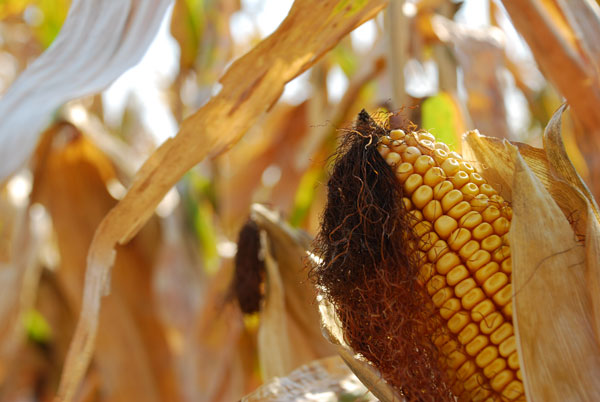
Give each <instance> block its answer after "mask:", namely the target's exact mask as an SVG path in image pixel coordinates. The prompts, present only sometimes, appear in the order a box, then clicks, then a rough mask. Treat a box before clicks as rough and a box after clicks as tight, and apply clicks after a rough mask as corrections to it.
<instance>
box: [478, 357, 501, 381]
mask: <svg viewBox="0 0 600 402" xmlns="http://www.w3.org/2000/svg"><path fill="white" fill-rule="evenodd" d="M505 368H506V360H505V359H503V358H501V357H498V358H496V359H494V360H493V361H492V362H491V363H490V364H488V365H487V366H485V368H484V369H483V375H484V376H486V377H487V378H493V377H495V376H496V374H498V373H500V372H501V371H502V370H504V369H505Z"/></svg>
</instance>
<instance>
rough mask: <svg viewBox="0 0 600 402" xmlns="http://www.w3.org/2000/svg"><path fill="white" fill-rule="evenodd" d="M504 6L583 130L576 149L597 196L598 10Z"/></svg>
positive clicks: (519, 0)
mask: <svg viewBox="0 0 600 402" xmlns="http://www.w3.org/2000/svg"><path fill="white" fill-rule="evenodd" d="M503 4H504V7H505V8H506V11H508V13H509V15H510V18H511V20H512V22H513V24H514V26H515V28H516V29H517V30H518V31H519V33H520V34H521V35H522V36H523V38H524V39H525V41H526V42H527V44H528V45H529V47H530V48H531V51H532V53H533V55H534V57H535V60H536V62H537V63H538V65H539V66H540V69H541V70H542V72H543V73H544V75H545V76H546V77H548V79H549V81H550V82H552V84H553V85H554V86H555V87H556V88H557V89H558V91H559V92H560V93H561V94H562V95H563V96H564V97H565V98H566V99H567V101H568V103H569V105H570V106H571V107H572V111H573V115H574V116H575V117H576V119H577V121H579V122H580V123H581V124H582V125H583V130H579V132H578V133H576V134H577V143H578V145H579V148H580V149H581V151H582V153H583V154H584V156H585V158H586V162H587V164H588V168H589V172H590V182H591V187H592V189H593V191H594V193H595V195H596V196H598V195H599V194H600V193H599V191H600V190H599V189H600V177H599V176H598V172H600V169H599V166H600V160H599V159H598V158H597V155H598V152H600V133H599V132H598V127H600V118H599V116H600V115H599V114H598V113H597V110H598V108H600V91H599V90H598V88H599V87H600V84H599V83H600V76H599V74H598V69H597V63H598V61H597V50H596V49H597V46H598V44H597V43H596V42H597V40H596V36H595V35H593V33H594V32H597V31H599V30H600V19H598V6H597V5H596V4H593V2H592V1H588V0H572V1H555V2H553V1H542V0H534V1H525V0H514V1H503ZM576 23H579V24H581V25H579V26H577V25H575V24H576ZM579 29H581V30H582V32H579ZM588 52H589V53H588Z"/></svg>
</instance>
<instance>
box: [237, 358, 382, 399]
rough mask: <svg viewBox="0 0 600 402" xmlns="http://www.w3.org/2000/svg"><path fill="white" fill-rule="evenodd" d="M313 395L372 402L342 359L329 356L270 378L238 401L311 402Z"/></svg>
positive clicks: (323, 397)
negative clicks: (281, 376)
mask: <svg viewBox="0 0 600 402" xmlns="http://www.w3.org/2000/svg"><path fill="white" fill-rule="evenodd" d="M316 395H319V396H320V397H321V398H319V400H322V399H326V400H357V401H358V400H360V401H361V402H367V401H374V400H375V398H373V396H372V395H369V393H368V391H367V389H365V388H364V387H362V386H361V384H360V382H359V381H358V380H357V378H356V377H355V376H354V375H352V372H351V371H350V370H349V369H348V367H347V366H346V365H345V364H344V362H343V360H342V359H340V357H339V356H332V357H327V358H324V359H321V360H316V361H313V362H311V363H309V364H306V365H304V366H302V367H300V368H298V369H297V370H294V371H293V372H292V373H290V374H289V375H288V376H287V377H285V378H278V377H277V378H273V379H272V380H271V381H269V382H267V383H266V384H264V385H263V386H261V387H260V388H258V389H257V390H256V391H254V392H252V393H251V394H249V395H246V396H245V397H244V398H242V401H243V402H254V401H261V402H262V401H278V402H288V401H306V400H315V396H316ZM327 396H328V397H329V398H326V397H327ZM334 397H337V398H334Z"/></svg>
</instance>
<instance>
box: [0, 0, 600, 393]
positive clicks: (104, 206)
mask: <svg viewBox="0 0 600 402" xmlns="http://www.w3.org/2000/svg"><path fill="white" fill-rule="evenodd" d="M550 3H553V2H550ZM69 5H70V2H69V1H68V0H0V93H1V92H4V91H5V90H6V88H7V87H8V86H9V85H10V84H11V83H12V82H13V81H14V79H15V78H16V77H17V76H18V75H19V73H20V72H21V71H23V70H24V69H25V68H26V66H27V65H28V64H29V63H30V62H31V61H32V60H34V59H35V58H36V57H37V56H38V55H39V54H40V53H41V52H43V51H44V49H46V48H47V47H48V46H50V45H51V43H52V41H53V39H54V38H55V37H56V35H57V34H58V32H59V30H60V27H61V24H62V22H63V21H64V19H65V17H66V15H67V12H68V8H69ZM290 6H291V1H278V0H242V1H240V0H221V1H217V0H175V1H174V4H173V7H172V8H171V10H170V12H169V14H168V15H167V16H166V17H165V20H164V22H163V28H162V29H161V31H160V32H159V35H158V37H157V38H156V40H155V41H154V43H153V44H152V46H151V48H150V49H149V51H148V54H147V57H145V58H144V59H143V60H142V62H141V64H140V65H139V66H136V67H135V68H134V69H133V70H131V71H130V72H128V73H126V74H124V75H123V77H121V78H120V79H119V80H118V81H117V82H115V84H113V85H112V86H111V87H110V88H108V89H107V90H106V91H105V92H104V93H101V94H96V95H94V96H90V97H87V98H84V99H78V100H75V101H72V102H69V103H67V104H65V105H63V106H62V107H61V108H60V109H59V110H57V111H56V113H55V118H54V122H53V124H52V125H51V126H50V127H49V128H48V129H47V131H46V132H45V134H44V136H43V138H42V140H41V141H40V144H39V145H38V149H37V152H36V155H35V158H34V160H33V162H32V164H31V166H30V168H29V169H24V170H23V171H21V172H20V173H18V174H17V175H15V176H14V177H13V178H12V179H11V180H9V181H8V182H7V183H5V184H4V186H3V187H2V188H1V189H0V264H2V266H1V267H0V285H1V286H2V289H3V291H2V294H0V401H17V400H18V401H39V400H42V401H46V400H48V401H49V400H52V397H53V395H54V394H55V392H56V387H57V384H58V379H59V376H60V373H61V368H62V364H63V362H64V357H65V354H66V350H67V348H68V344H69V341H70V339H71V336H72V333H73V330H74V325H75V322H76V319H77V316H78V311H79V308H80V304H81V297H82V288H83V280H84V267H85V258H86V252H87V248H88V246H89V243H90V242H91V238H92V236H93V234H94V231H95V229H96V226H97V225H98V223H99V221H100V220H101V219H102V217H103V216H104V215H105V214H106V212H108V210H109V209H110V208H111V207H112V206H113V205H115V203H116V202H117V200H118V199H119V198H120V197H122V196H123V194H124V191H125V188H126V187H127V186H128V184H129V183H130V182H131V178H132V177H133V174H134V172H135V170H136V169H137V168H138V167H139V166H140V164H141V161H143V160H144V159H145V158H146V157H147V156H148V155H149V154H150V153H151V152H152V150H154V149H155V148H156V146H157V145H159V144H160V143H161V142H162V141H164V140H165V139H166V138H168V137H169V136H171V135H173V134H174V133H175V132H176V130H177V127H178V125H179V124H180V123H181V122H182V120H183V119H184V118H185V117H187V116H189V115H190V114H191V113H193V112H194V111H196V110H197V109H198V108H199V107H200V106H202V105H203V104H204V103H205V102H206V101H207V100H208V99H209V98H210V96H211V94H214V93H216V92H217V91H218V90H219V87H218V84H216V83H217V80H218V78H219V77H220V76H221V75H222V74H223V72H224V71H225V70H226V68H227V66H228V65H229V64H230V63H231V62H232V60H234V59H236V58H238V57H240V56H241V55H243V54H244V53H245V52H247V51H248V50H249V49H251V48H252V47H253V46H254V45H256V44H257V43H259V42H260V40H261V39H262V38H264V37H265V36H267V35H268V34H269V33H270V32H272V31H273V30H274V29H275V28H276V27H277V25H278V24H279V22H280V21H281V20H282V19H283V17H284V16H285V15H286V13H287V10H288V9H289V7H290ZM549 7H550V6H549ZM556 18H557V19H560V15H559V16H556ZM558 23H559V22H557V24H558ZM534 50H535V49H534ZM533 53H535V52H533ZM533 53H532V51H531V49H530V48H529V47H528V46H527V44H526V43H525V41H524V40H523V38H522V37H521V36H520V35H519V33H518V30H516V29H515V27H514V26H513V24H512V23H511V20H510V18H509V16H508V14H507V11H506V10H505V9H504V7H503V5H502V3H500V2H498V1H484V0H465V1H457V0H452V1H450V0H403V1H400V0H398V1H394V2H392V3H391V5H390V6H389V7H388V8H387V10H386V11H385V12H384V13H381V14H380V15H379V16H378V17H377V18H375V19H374V20H371V21H368V22H367V23H365V24H364V25H363V26H361V27H359V28H357V29H356V30H355V31H353V32H352V33H351V35H349V36H348V37H345V38H343V39H341V41H340V42H339V44H338V45H337V46H336V47H335V48H334V49H332V50H331V51H330V52H329V53H328V54H327V55H326V57H324V58H323V59H322V60H321V61H320V62H319V63H318V64H316V65H315V66H314V67H312V68H311V69H309V70H308V71H307V72H305V73H304V74H302V75H301V76H300V77H298V78H297V79H295V80H294V81H292V82H290V83H289V84H288V85H287V87H286V90H285V92H284V93H283V96H282V97H281V99H280V100H279V101H278V102H277V103H276V104H275V105H273V106H272V108H271V110H270V112H269V113H267V114H266V115H264V116H262V117H261V118H260V121H259V124H256V125H255V126H254V127H253V128H252V129H251V130H249V132H247V133H246V135H245V137H244V138H243V139H242V140H241V141H240V142H239V143H238V144H237V145H235V146H234V147H233V148H231V149H230V150H229V151H228V152H226V153H223V154H222V155H220V156H218V157H216V158H213V159H210V160H206V161H204V162H202V163H201V164H200V165H198V166H196V167H195V168H194V169H192V170H191V171H190V172H189V173H188V174H186V175H185V176H184V178H183V179H182V180H181V182H180V183H179V184H178V185H177V187H176V189H175V190H172V191H171V192H170V193H169V194H168V195H167V197H166V198H165V199H164V200H163V202H162V203H161V205H160V206H159V208H158V210H157V215H156V216H155V218H154V219H153V220H152V221H151V222H150V223H149V224H147V225H146V227H145V228H144V230H143V231H142V232H141V233H140V234H139V235H138V236H136V238H135V239H134V240H133V241H132V242H131V243H130V244H128V245H127V246H124V247H122V248H121V249H120V250H119V257H118V259H117V263H116V265H117V266H116V267H115V271H114V272H115V274H114V277H113V280H112V283H113V289H112V293H111V297H109V298H106V299H105V300H106V301H105V303H104V304H103V309H102V313H101V329H100V335H99V339H98V342H97V353H96V355H95V358H94V363H93V365H92V367H91V368H90V370H89V372H88V375H87V376H86V379H85V383H84V386H83V388H82V389H81V392H80V393H79V394H78V397H77V398H78V400H89V401H113V400H123V401H132V400H144V401H153V400H165V401H167V400H169V401H176V400H186V401H187V400H189V401H192V400H193V401H199V400H206V401H213V400H214V401H230V400H237V399H239V398H240V397H241V396H242V395H244V394H247V393H248V392H250V391H252V390H254V389H255V388H257V387H258V386H259V385H260V384H261V383H262V382H263V381H264V380H265V378H264V374H261V373H264V370H265V368H264V367H262V368H261V367H260V364H259V357H258V349H257V331H258V329H257V328H258V325H259V324H258V322H259V321H260V318H258V317H257V316H254V317H245V318H243V316H242V314H241V312H240V311H239V309H238V307H237V306H236V305H235V303H231V301H230V299H229V298H228V287H229V282H230V280H231V275H232V269H233V268H232V258H233V257H234V255H235V251H236V244H235V242H236V239H237V233H238V231H239V229H240V227H241V225H242V224H243V223H244V221H245V220H246V219H247V217H248V214H249V210H250V205H251V204H252V203H255V202H259V203H264V204H266V205H268V206H269V207H270V208H271V209H273V210H276V211H279V212H280V213H281V214H282V216H283V217H284V220H286V221H287V222H288V223H290V224H291V225H292V226H293V227H295V228H299V229H302V230H304V231H306V232H308V233H309V234H314V233H315V232H316V230H317V227H318V224H319V214H320V212H321V211H322V208H323V205H324V201H325V197H326V194H325V188H324V183H325V181H326V178H327V167H328V161H329V156H330V155H331V154H332V153H333V151H334V150H335V148H336V146H337V144H338V138H339V135H340V133H343V132H344V130H346V129H349V128H350V127H351V124H352V121H353V118H354V116H356V115H357V113H358V112H359V111H360V110H361V109H362V108H366V109H367V110H369V111H371V112H377V111H380V112H384V113H385V112H388V111H391V112H400V114H399V116H401V117H402V118H403V119H408V120H410V121H412V122H414V123H416V124H417V125H419V126H422V127H424V128H427V129H429V130H431V132H432V133H433V134H434V135H436V136H437V137H438V138H439V139H441V140H443V141H445V142H446V143H448V144H449V145H450V146H451V147H452V148H454V149H456V150H460V141H461V140H460V138H461V135H462V134H463V133H464V132H465V131H467V130H470V129H479V130H480V131H481V132H482V133H483V134H486V135H493V136H496V137H501V138H506V139H510V140H516V141H523V142H527V143H530V144H532V145H535V146H541V138H542V137H541V134H542V131H543V128H544V127H545V125H546V124H547V122H548V120H549V118H550V116H551V115H552V113H553V111H554V110H555V109H556V108H557V107H558V106H559V105H560V104H561V103H562V98H561V95H560V94H559V93H558V91H557V89H556V88H555V87H554V86H553V85H552V83H551V82H550V81H549V80H548V79H546V78H545V77H544V75H543V74H542V73H541V72H540V69H539V68H538V65H537V64H536V61H535V60H534V56H533ZM538 62H539V61H538ZM563 125H564V131H563V135H564V139H565V143H566V146H567V150H568V152H569V155H570V156H571V158H572V160H573V163H574V164H575V165H576V168H577V169H578V171H579V172H580V174H581V175H582V177H583V178H584V179H585V180H586V181H587V183H588V184H589V186H590V187H591V189H592V191H593V192H594V193H595V194H596V195H598V194H599V191H600V182H597V181H596V180H598V179H597V178H596V175H595V174H591V173H594V172H595V170H594V169H593V164H594V162H595V160H594V159H593V157H592V156H590V151H589V150H587V153H586V152H585V151H586V150H585V149H582V148H580V147H579V146H578V144H580V145H581V144H585V143H586V141H588V140H589V139H588V137H586V135H587V136H590V135H592V133H589V131H586V130H585V129H584V128H582V127H583V126H582V125H581V124H579V123H578V122H577V121H574V120H571V119H567V120H566V121H565V122H564V123H563ZM199 135H201V133H199ZM0 163H1V161H0ZM590 172H591V173H590ZM345 398H346V397H345ZM344 400H352V398H350V399H344Z"/></svg>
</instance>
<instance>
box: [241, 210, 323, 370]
mask: <svg viewBox="0 0 600 402" xmlns="http://www.w3.org/2000/svg"><path fill="white" fill-rule="evenodd" d="M252 219H253V220H254V221H255V222H256V223H257V225H258V227H259V228H260V231H261V243H262V253H263V255H264V259H265V271H266V275H265V276H266V290H265V300H264V305H263V307H262V309H261V313H260V327H259V330H258V352H259V360H260V364H261V369H262V371H263V378H264V379H270V378H272V377H276V376H284V375H287V374H288V373H290V372H291V371H292V370H293V369H295V368H297V367H299V366H300V365H302V364H306V363H308V362H310V361H312V360H315V359H318V358H321V357H325V356H331V355H333V354H335V351H334V349H333V347H332V346H331V345H330V344H329V343H328V342H327V341H325V339H323V336H322V335H321V329H320V325H319V321H320V320H319V313H318V311H317V306H316V304H315V302H314V300H315V290H314V287H313V286H312V284H311V283H310V282H309V281H308V270H307V268H306V267H305V264H304V263H305V260H306V258H307V250H308V249H309V246H310V242H311V240H312V239H311V238H310V237H309V236H308V235H307V234H306V233H304V232H301V231H299V230H296V229H293V228H291V227H290V226H289V225H288V224H287V223H285V222H283V221H282V220H281V219H280V218H279V216H278V215H277V214H276V213H274V212H272V211H270V210H268V209H267V208H265V207H264V206H262V205H260V204H254V205H253V206H252Z"/></svg>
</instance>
